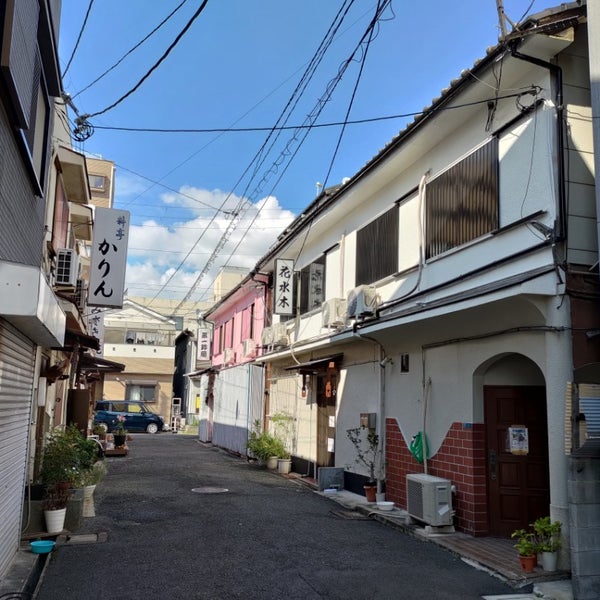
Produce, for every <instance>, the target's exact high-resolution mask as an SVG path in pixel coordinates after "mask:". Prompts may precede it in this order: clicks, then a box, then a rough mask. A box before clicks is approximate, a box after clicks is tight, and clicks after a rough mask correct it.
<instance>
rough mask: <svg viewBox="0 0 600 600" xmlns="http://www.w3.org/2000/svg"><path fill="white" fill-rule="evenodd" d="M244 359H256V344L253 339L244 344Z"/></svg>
mask: <svg viewBox="0 0 600 600" xmlns="http://www.w3.org/2000/svg"><path fill="white" fill-rule="evenodd" d="M243 347H244V348H243V352H244V358H254V357H255V356H256V342H255V341H254V340H253V339H250V338H249V339H247V340H244V342H243Z"/></svg>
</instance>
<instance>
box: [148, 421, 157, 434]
mask: <svg viewBox="0 0 600 600" xmlns="http://www.w3.org/2000/svg"><path fill="white" fill-rule="evenodd" d="M157 431H158V425H157V424H156V423H148V426H147V427H146V433H156V432H157Z"/></svg>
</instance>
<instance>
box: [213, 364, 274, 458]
mask: <svg viewBox="0 0 600 600" xmlns="http://www.w3.org/2000/svg"><path fill="white" fill-rule="evenodd" d="M263 390H264V372H263V370H262V368H261V367H258V366H256V365H252V364H246V365H240V366H238V367H232V368H231V369H225V370H223V371H221V372H219V374H218V375H217V377H216V379H215V389H214V399H215V400H214V402H215V403H214V413H213V433H212V443H213V444H214V445H215V446H219V447H221V448H226V449H227V450H230V451H232V452H238V453H239V454H244V455H245V454H246V442H247V440H248V433H249V431H250V429H251V428H252V423H253V421H254V420H256V419H261V418H262V410H263Z"/></svg>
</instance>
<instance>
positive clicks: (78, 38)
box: [62, 0, 94, 78]
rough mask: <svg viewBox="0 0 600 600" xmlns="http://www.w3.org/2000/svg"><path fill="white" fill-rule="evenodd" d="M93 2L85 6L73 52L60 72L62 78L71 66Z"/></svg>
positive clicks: (91, 0) (92, 0)
mask: <svg viewBox="0 0 600 600" xmlns="http://www.w3.org/2000/svg"><path fill="white" fill-rule="evenodd" d="M93 4H94V0H90V3H89V4H88V7H87V11H86V13H85V17H84V19H83V24H82V25H81V29H80V30H79V35H78V36H77V41H76V42H75V46H74V48H73V52H71V57H70V58H69V60H68V61H67V66H66V67H65V70H64V71H63V73H62V77H63V78H64V77H65V75H66V74H67V71H68V70H69V67H70V66H71V63H72V62H73V58H74V57H75V52H77V48H78V47H79V42H80V41H81V36H82V35H83V31H84V30H85V26H86V25H87V22H88V17H89V16H90V11H91V10H92V6H93Z"/></svg>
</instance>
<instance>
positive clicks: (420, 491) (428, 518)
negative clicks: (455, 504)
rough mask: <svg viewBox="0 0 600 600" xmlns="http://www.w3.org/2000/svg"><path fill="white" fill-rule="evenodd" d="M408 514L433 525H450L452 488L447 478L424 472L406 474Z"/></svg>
mask: <svg viewBox="0 0 600 600" xmlns="http://www.w3.org/2000/svg"><path fill="white" fill-rule="evenodd" d="M406 504H407V512H408V514H409V515H410V516H411V517H413V518H415V519H417V520H419V521H423V522H424V523H427V524H428V525H433V526H442V525H452V516H453V512H452V490H451V484H450V481H449V480H448V479H443V478H441V477H434V476H433V475H427V474H425V473H415V474H411V475H407V476H406Z"/></svg>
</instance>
